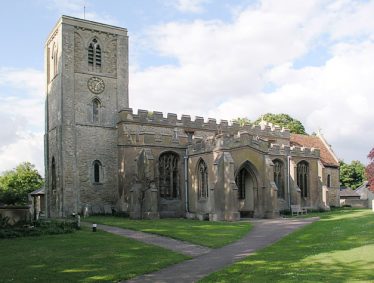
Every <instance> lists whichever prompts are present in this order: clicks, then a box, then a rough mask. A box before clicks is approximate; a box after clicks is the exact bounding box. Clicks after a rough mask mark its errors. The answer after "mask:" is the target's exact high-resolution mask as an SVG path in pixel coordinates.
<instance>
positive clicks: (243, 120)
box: [231, 117, 251, 127]
mask: <svg viewBox="0 0 374 283" xmlns="http://www.w3.org/2000/svg"><path fill="white" fill-rule="evenodd" d="M231 122H235V123H238V124H239V125H240V126H241V127H243V126H244V125H247V124H250V123H251V120H249V119H248V118H247V117H244V118H240V117H238V118H235V119H232V120H231Z"/></svg>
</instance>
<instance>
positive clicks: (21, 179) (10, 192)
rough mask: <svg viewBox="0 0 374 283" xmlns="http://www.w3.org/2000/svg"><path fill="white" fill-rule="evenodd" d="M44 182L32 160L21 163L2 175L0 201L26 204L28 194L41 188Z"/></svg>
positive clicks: (0, 177)
mask: <svg viewBox="0 0 374 283" xmlns="http://www.w3.org/2000/svg"><path fill="white" fill-rule="evenodd" d="M43 183H44V181H43V178H42V177H41V176H40V174H39V173H38V171H37V170H36V169H35V166H34V165H32V164H31V163H30V162H24V163H21V164H19V165H18V166H17V167H16V168H15V169H13V170H9V171H5V172H4V173H3V174H2V175H1V176H0V203H4V204H18V205H22V204H26V203H27V194H29V193H30V192H32V191H34V190H37V189H39V188H40V187H41V186H42V185H43Z"/></svg>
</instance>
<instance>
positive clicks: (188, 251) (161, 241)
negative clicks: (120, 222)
mask: <svg viewBox="0 0 374 283" xmlns="http://www.w3.org/2000/svg"><path fill="white" fill-rule="evenodd" d="M97 228H98V229H100V230H104V231H106V232H109V233H112V234H116V235H120V236H123V237H127V238H131V239H134V240H137V241H141V242H144V243H147V244H151V245H155V246H159V247H162V248H165V249H168V250H172V251H175V252H177V253H181V254H184V255H188V256H191V257H196V256H200V255H203V254H206V253H208V252H210V251H211V249H209V248H207V247H202V246H199V245H194V244H191V243H188V242H183V241H178V240H174V239H171V238H167V237H162V236H158V235H155V234H150V233H143V232H139V231H133V230H128V229H122V228H118V227H113V226H108V225H103V224H97Z"/></svg>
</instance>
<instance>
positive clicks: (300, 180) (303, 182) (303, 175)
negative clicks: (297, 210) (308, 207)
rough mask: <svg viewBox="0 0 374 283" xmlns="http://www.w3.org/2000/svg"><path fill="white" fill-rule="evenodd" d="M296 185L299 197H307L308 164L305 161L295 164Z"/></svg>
mask: <svg viewBox="0 0 374 283" xmlns="http://www.w3.org/2000/svg"><path fill="white" fill-rule="evenodd" d="M297 185H298V186H299V188H300V190H301V196H302V197H307V196H308V194H309V192H308V190H309V164H308V162H306V161H301V162H299V163H298V164H297Z"/></svg>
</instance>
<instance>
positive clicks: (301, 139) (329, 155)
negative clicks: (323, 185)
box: [290, 134, 339, 167]
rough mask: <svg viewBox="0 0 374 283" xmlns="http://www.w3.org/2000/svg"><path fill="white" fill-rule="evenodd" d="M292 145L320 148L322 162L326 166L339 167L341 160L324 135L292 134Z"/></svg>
mask: <svg viewBox="0 0 374 283" xmlns="http://www.w3.org/2000/svg"><path fill="white" fill-rule="evenodd" d="M290 145H291V146H300V147H314V148H318V149H319V150H320V158H321V162H322V164H323V165H324V166H328V167H339V161H338V159H337V158H336V156H335V154H334V152H333V151H332V149H331V148H330V146H329V145H328V144H327V143H326V141H325V140H324V139H323V137H321V136H319V135H317V136H308V135H299V134H291V137H290Z"/></svg>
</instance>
